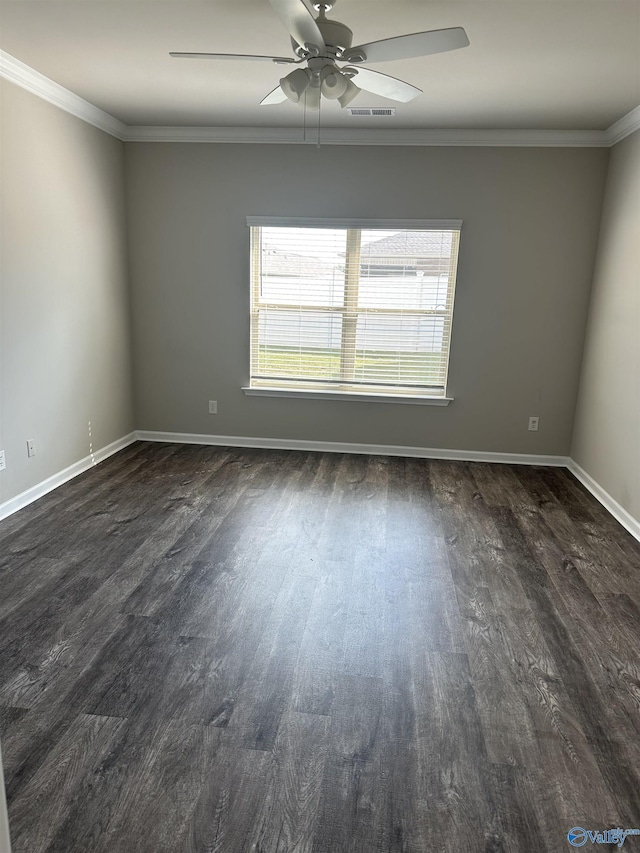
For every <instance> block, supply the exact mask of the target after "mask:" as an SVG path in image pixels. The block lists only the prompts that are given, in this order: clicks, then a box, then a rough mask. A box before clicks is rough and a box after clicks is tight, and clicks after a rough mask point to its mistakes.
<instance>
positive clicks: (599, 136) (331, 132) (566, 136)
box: [125, 126, 608, 148]
mask: <svg viewBox="0 0 640 853" xmlns="http://www.w3.org/2000/svg"><path fill="white" fill-rule="evenodd" d="M125 140H126V141H127V142H217V143H225V142H226V143H258V144H260V145H264V144H280V145H316V144H317V142H318V135H317V130H315V129H314V130H307V134H306V139H305V138H304V137H303V131H302V128H297V127H150V126H147V127H128V128H127V133H126V137H125ZM320 141H321V143H322V145H384V146H393V145H403V146H456V147H458V146H461V147H483V146H485V147H492V148H496V147H498V148H499V147H505V148H514V147H523V148H605V147H607V146H608V142H607V138H606V134H605V132H604V131H602V130H467V129H461V130H400V129H399V130H387V129H384V130H379V129H368V128H329V127H327V128H321V130H320Z"/></svg>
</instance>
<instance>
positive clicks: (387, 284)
mask: <svg viewBox="0 0 640 853" xmlns="http://www.w3.org/2000/svg"><path fill="white" fill-rule="evenodd" d="M248 223H249V224H250V226H251V387H254V388H261V387H262V388H264V387H273V388H290V389H315V390H323V389H324V390H327V391H348V392H350V393H354V392H358V391H360V392H363V393H367V392H369V393H389V394H414V395H418V396H444V394H445V389H446V383H447V369H448V363H449V342H450V340H451V321H452V315H453V299H454V291H455V279H456V266H457V257H458V242H459V232H460V223H459V222H455V223H450V222H447V223H429V224H428V226H425V225H422V226H421V227H412V228H407V227H393V223H385V224H384V227H382V226H379V227H372V226H371V225H367V227H361V226H359V225H358V224H353V225H352V224H351V223H347V224H343V223H342V221H340V222H329V223H324V222H323V223H322V224H318V223H317V221H314V222H313V224H309V223H307V222H305V223H304V224H296V223H295V222H292V223H288V222H287V223H285V224H280V223H278V224H269V223H268V222H267V223H264V224H263V221H262V220H255V219H249V220H248Z"/></svg>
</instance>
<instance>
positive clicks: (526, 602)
mask: <svg viewBox="0 0 640 853" xmlns="http://www.w3.org/2000/svg"><path fill="white" fill-rule="evenodd" d="M639 637H640V546H639V545H638V543H637V542H635V540H633V539H632V538H631V537H630V536H629V535H628V534H627V533H626V532H625V531H624V530H623V529H622V528H621V527H620V526H619V525H618V524H617V523H616V522H615V521H614V520H613V519H612V518H611V517H610V516H609V515H608V514H607V513H606V512H605V511H604V510H603V509H602V508H601V507H600V505H599V504H597V503H596V502H595V501H594V499H592V498H591V496H589V495H588V494H587V492H586V491H585V490H584V489H583V488H582V487H581V486H580V485H579V484H578V483H577V482H576V481H575V480H574V479H573V478H572V477H571V475H570V474H568V473H567V472H566V471H563V470H556V469H543V468H528V467H520V466H507V465H485V464H467V463H454V462H441V461H425V460H417V459H400V458H385V457H365V456H348V455H338V454H317V453H303V452H277V451H267V450H233V449H219V448H206V447H183V446H182V447H181V446H177V445H150V444H144V443H139V444H136V445H133V446H132V447H130V448H128V449H127V450H125V451H123V452H122V453H120V454H118V455H117V456H115V457H112V458H111V459H110V460H108V461H107V462H104V463H103V464H102V465H100V466H98V467H97V468H95V469H94V470H92V471H91V472H88V473H87V474H85V475H83V476H82V477H79V478H77V479H76V480H74V481H72V482H70V483H68V484H67V485H65V486H63V487H61V488H60V489H58V490H57V491H55V492H53V493H52V494H51V495H49V496H47V497H46V498H44V499H42V500H41V501H39V502H38V503H36V504H33V505H32V506H30V507H28V508H27V509H25V510H23V511H22V512H20V513H18V514H16V515H15V516H12V517H11V518H9V519H7V520H6V521H5V522H3V523H2V524H1V525H0V737H1V739H2V748H3V753H4V759H5V765H6V766H5V772H6V781H7V792H8V798H9V812H10V820H11V828H12V836H13V843H14V853H38V851H49V853H54V851H56V853H146V851H148V853H164V851H166V853H182V851H198V853H204V851H207V853H245V851H256V853H340V851H361V853H378V851H380V853H382V851H385V853H386V851H394V853H414V851H415V853H425V851H426V853H432V851H434V852H435V853H439V851H455V853H473V851H508V853H511V851H536V853H541V851H553V852H554V853H555V851H561V850H568V849H572V848H570V847H569V844H568V842H567V837H566V834H567V831H568V830H569V829H570V828H571V827H573V826H576V825H579V826H583V827H585V828H586V829H605V828H609V827H622V828H635V827H640V643H639ZM634 845H635V846H634ZM625 848H628V849H629V850H632V849H640V848H638V844H637V840H636V839H634V838H629V839H628V840H627V842H626V844H625ZM600 849H606V848H604V847H601V848H600Z"/></svg>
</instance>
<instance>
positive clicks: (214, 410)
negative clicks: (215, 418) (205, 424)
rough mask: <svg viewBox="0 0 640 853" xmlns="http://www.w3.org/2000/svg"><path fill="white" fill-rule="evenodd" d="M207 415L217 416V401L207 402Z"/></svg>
mask: <svg viewBox="0 0 640 853" xmlns="http://www.w3.org/2000/svg"><path fill="white" fill-rule="evenodd" d="M209 414H210V415H217V414H218V401H217V400H209Z"/></svg>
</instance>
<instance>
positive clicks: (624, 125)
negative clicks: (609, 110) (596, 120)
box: [605, 106, 640, 146]
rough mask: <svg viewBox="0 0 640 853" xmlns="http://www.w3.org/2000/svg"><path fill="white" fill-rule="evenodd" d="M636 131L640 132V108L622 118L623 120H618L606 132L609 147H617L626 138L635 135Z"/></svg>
mask: <svg viewBox="0 0 640 853" xmlns="http://www.w3.org/2000/svg"><path fill="white" fill-rule="evenodd" d="M636 130H640V106H637V107H636V108H635V109H633V110H631V112H628V113H627V114H626V115H625V116H622V118H621V119H618V121H616V122H614V123H613V124H612V125H611V127H608V128H607V129H606V130H605V136H606V137H607V144H608V145H609V146H611V145H615V144H616V143H617V142H621V141H622V140H623V139H625V137H627V136H630V135H631V134H632V133H635V131H636Z"/></svg>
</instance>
